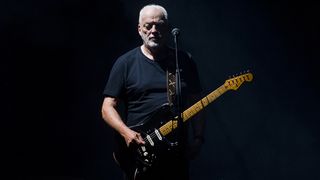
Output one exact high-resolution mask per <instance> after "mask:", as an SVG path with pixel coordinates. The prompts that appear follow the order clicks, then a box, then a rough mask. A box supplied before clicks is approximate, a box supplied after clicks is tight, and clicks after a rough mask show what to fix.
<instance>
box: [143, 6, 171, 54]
mask: <svg viewBox="0 0 320 180" xmlns="http://www.w3.org/2000/svg"><path fill="white" fill-rule="evenodd" d="M138 31H139V34H140V36H141V38H142V40H143V43H144V44H145V46H146V47H147V48H158V47H161V46H163V45H164V44H165V41H166V37H167V34H168V23H167V21H166V20H165V18H164V15H163V13H162V12H161V11H160V10H158V9H155V8H150V9H147V10H145V12H144V13H143V15H142V16H141V22H140V23H139V25H138Z"/></svg>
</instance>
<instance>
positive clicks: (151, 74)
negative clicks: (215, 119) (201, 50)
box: [102, 4, 204, 180]
mask: <svg viewBox="0 0 320 180" xmlns="http://www.w3.org/2000/svg"><path fill="white" fill-rule="evenodd" d="M138 32H139V35H140V36H141V38H142V40H143V44H142V45H141V46H140V47H136V48H134V49H132V50H131V51H129V52H127V53H125V54H124V55H122V56H120V57H119V58H118V59H117V61H116V62H115V64H114V66H113V68H112V70H111V72H110V75H109V79H108V82H107V85H106V87H105V90H104V92H103V93H104V96H105V98H104V101H103V105H102V117H103V119H104V120H105V121H106V122H107V124H109V125H110V126H111V127H112V128H113V129H114V130H115V131H116V132H117V134H119V135H120V136H121V139H122V140H123V141H124V142H125V145H126V148H128V149H129V148H130V147H132V146H138V147H139V146H140V147H142V146H144V145H145V144H147V143H150V142H146V139H144V138H145V137H143V134H142V133H141V132H139V131H137V130H134V128H130V127H133V126H135V125H137V124H139V123H141V122H146V121H147V120H148V119H150V117H152V116H153V114H154V112H155V111H156V110H157V109H159V107H162V105H163V104H168V103H169V104H174V105H176V100H175V99H176V98H175V97H171V98H170V97H169V96H170V94H169V93H168V87H167V84H168V80H167V74H168V72H169V70H172V69H173V74H174V68H175V51H174V49H172V48H169V47H168V46H167V45H166V43H167V38H168V35H169V32H170V29H169V23H168V14H167V11H166V10H165V9H164V8H163V7H162V6H159V5H154V4H151V5H147V6H145V7H143V8H142V9H141V11H140V15H139V24H138ZM178 57H179V63H180V65H179V67H180V69H182V70H181V89H182V90H181V91H182V94H181V97H182V98H181V99H182V103H183V104H182V105H183V108H186V107H187V105H190V102H189V104H188V102H187V101H186V100H192V99H193V102H195V101H194V99H195V97H197V98H198V97H199V93H200V92H201V86H200V83H199V78H198V72H197V69H196V66H195V64H194V62H193V61H192V59H191V57H190V55H189V54H187V53H185V52H182V51H179V53H178ZM171 74H172V73H171ZM173 94H176V93H173ZM170 99H172V101H171V102H169V101H170ZM197 100H199V99H197ZM120 102H123V103H124V105H125V110H126V113H125V115H124V116H123V117H121V115H120V113H119V111H118V109H117V105H118V104H119V103H120ZM170 107H172V108H171V110H172V111H173V112H177V111H176V110H177V109H176V108H173V107H174V106H170ZM165 120H169V119H165ZM190 121H191V124H192V125H193V126H192V127H193V128H192V130H193V137H194V140H193V144H192V145H188V144H187V139H188V136H187V132H188V130H187V128H186V127H187V126H186V125H184V124H188V123H182V124H179V125H178V127H179V128H177V129H178V130H177V131H176V132H172V133H171V135H170V137H168V138H166V139H165V141H166V142H168V143H164V144H166V145H167V146H168V147H165V148H164V149H166V150H167V151H166V152H164V153H163V154H157V158H156V161H157V163H155V164H156V165H152V167H151V168H150V169H148V170H147V171H146V172H144V170H145V169H135V170H129V171H126V176H127V179H135V178H136V179H139V180H140V179H148V180H151V179H153V180H154V179H182V180H185V179H188V160H187V159H190V158H191V157H192V156H193V155H194V154H196V153H197V152H198V151H199V149H200V146H201V144H202V142H203V133H204V132H203V131H204V120H203V119H197V120H195V119H194V120H190ZM154 128H159V126H157V127H154ZM157 136H160V134H159V133H157ZM159 138H160V139H162V138H161V137H159ZM148 141H149V140H148ZM151 143H153V141H152V142H151ZM177 144H178V145H177ZM168 149H169V150H168ZM115 158H116V160H118V159H120V158H121V157H119V156H118V157H117V156H116V157H115ZM126 158H128V157H126ZM130 165H136V164H135V163H132V164H130ZM137 174H139V175H138V177H137Z"/></svg>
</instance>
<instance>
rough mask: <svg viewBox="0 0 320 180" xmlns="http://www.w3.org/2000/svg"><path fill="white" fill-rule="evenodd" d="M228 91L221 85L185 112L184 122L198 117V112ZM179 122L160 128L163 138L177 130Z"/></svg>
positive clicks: (183, 115)
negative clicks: (195, 116)
mask: <svg viewBox="0 0 320 180" xmlns="http://www.w3.org/2000/svg"><path fill="white" fill-rule="evenodd" d="M227 90H228V88H226V87H225V85H221V86H220V87H219V88H217V89H216V90H214V91H212V92H211V93H210V94H208V95H207V96H205V97H204V98H202V99H201V100H200V101H198V102H196V103H195V104H194V105H192V106H191V107H189V108H188V109H187V110H185V111H183V113H182V114H181V117H182V119H183V122H185V121H187V120H188V119H190V118H191V117H193V116H194V115H196V114H197V113H198V112H200V111H201V110H203V109H204V108H205V107H206V106H208V105H209V104H210V103H211V102H213V101H214V100H215V99H217V98H218V97H220V96H221V95H222V94H223V93H225V92H226V91H227ZM177 127H178V124H177V120H170V121H168V122H167V123H166V124H164V125H163V126H161V127H160V128H159V131H160V133H161V134H162V135H163V136H166V135H167V134H169V133H170V132H171V131H172V130H173V129H175V128H177Z"/></svg>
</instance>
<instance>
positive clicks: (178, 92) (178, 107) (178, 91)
mask: <svg viewBox="0 0 320 180" xmlns="http://www.w3.org/2000/svg"><path fill="white" fill-rule="evenodd" d="M179 31H180V30H179V29H178V28H174V29H173V30H172V34H173V37H174V45H175V60H176V113H177V114H178V129H180V128H179V127H180V126H181V125H182V123H183V121H182V117H181V113H182V110H181V109H182V107H181V105H182V102H181V78H180V67H179V59H178V40H177V39H178V38H177V37H178V35H179V33H180V32H179Z"/></svg>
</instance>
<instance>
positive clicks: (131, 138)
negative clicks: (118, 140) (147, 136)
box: [122, 128, 145, 147]
mask: <svg viewBox="0 0 320 180" xmlns="http://www.w3.org/2000/svg"><path fill="white" fill-rule="evenodd" d="M122 136H123V138H124V140H125V141H126V144H127V146H128V147H129V145H130V144H131V143H136V144H145V142H144V140H143V138H142V136H141V134H140V133H138V132H136V131H133V130H131V129H130V128H128V129H127V130H126V131H125V132H124V133H122Z"/></svg>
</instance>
